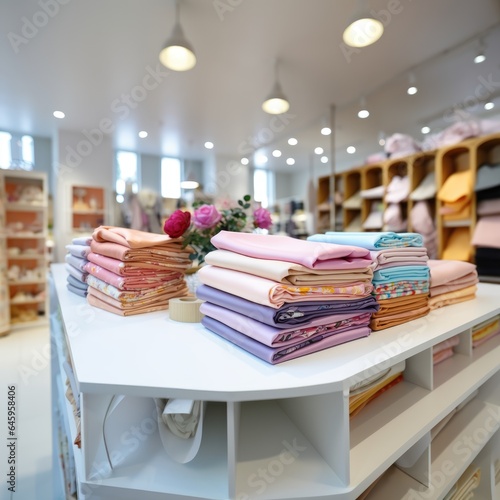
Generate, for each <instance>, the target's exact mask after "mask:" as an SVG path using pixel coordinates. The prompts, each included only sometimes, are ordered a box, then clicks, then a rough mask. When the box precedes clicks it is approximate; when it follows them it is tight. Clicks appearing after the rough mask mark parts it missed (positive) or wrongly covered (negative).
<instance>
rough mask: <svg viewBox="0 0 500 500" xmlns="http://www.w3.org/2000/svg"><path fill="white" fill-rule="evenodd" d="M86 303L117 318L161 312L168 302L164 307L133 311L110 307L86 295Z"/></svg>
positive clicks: (141, 308)
mask: <svg viewBox="0 0 500 500" xmlns="http://www.w3.org/2000/svg"><path fill="white" fill-rule="evenodd" d="M87 302H88V303H89V304H90V305H91V306H94V307H98V308H99V309H103V310H104V311H108V312H110V313H113V314H117V315H118V316H133V315H134V314H145V313H150V312H154V311H162V310H164V309H167V308H168V302H167V305H166V306H165V305H163V304H160V305H150V306H143V307H139V308H137V309H133V310H128V309H120V308H118V307H114V306H112V305H111V304H108V303H107V302H104V301H102V300H101V299H99V298H98V297H95V296H94V295H92V294H88V295H87Z"/></svg>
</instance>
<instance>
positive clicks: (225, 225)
mask: <svg viewBox="0 0 500 500" xmlns="http://www.w3.org/2000/svg"><path fill="white" fill-rule="evenodd" d="M250 199H251V198H250V195H248V194H247V195H245V196H244V197H243V199H242V200H238V205H237V206H235V207H231V208H225V209H217V208H216V207H215V205H207V204H206V203H200V202H195V203H194V204H193V208H194V212H193V215H192V216H191V213H190V212H184V211H182V210H176V211H175V212H174V213H173V214H172V215H171V216H170V217H169V218H168V219H167V220H166V221H165V223H164V225H163V230H164V232H165V233H166V234H168V235H169V236H170V237H172V238H179V237H180V236H182V237H183V246H184V248H185V247H187V246H189V247H190V248H191V249H192V250H193V251H192V253H191V255H190V258H191V260H193V261H197V262H198V264H200V265H201V264H203V263H204V261H205V255H206V254H207V253H208V252H211V251H212V250H215V247H214V246H213V245H212V243H211V242H210V239H211V238H212V236H215V235H216V234H217V233H218V232H219V231H223V230H224V231H235V232H251V231H253V230H254V229H256V228H260V229H269V228H270V227H271V226H272V224H273V222H272V220H271V214H270V213H269V211H268V210H266V209H265V208H257V209H256V210H254V211H253V213H252V218H251V219H250V216H249V214H248V211H249V209H250V207H251V205H250Z"/></svg>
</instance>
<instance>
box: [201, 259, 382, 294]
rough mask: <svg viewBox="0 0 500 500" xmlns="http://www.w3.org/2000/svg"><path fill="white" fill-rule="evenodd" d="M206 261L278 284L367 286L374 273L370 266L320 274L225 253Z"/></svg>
mask: <svg viewBox="0 0 500 500" xmlns="http://www.w3.org/2000/svg"><path fill="white" fill-rule="evenodd" d="M205 262H206V263H207V264H210V265H213V266H217V267H222V268H225V269H232V270H233V271H241V272H244V273H248V274H253V275H255V276H260V277H261V278H267V279H270V280H273V281H277V282H279V283H284V284H286V283H288V284H291V285H299V286H300V285H332V284H335V283H348V282H350V281H355V282H363V283H369V282H371V280H372V277H373V270H372V268H371V267H369V266H367V267H364V268H363V269H347V270H345V271H342V270H338V271H330V270H325V271H322V270H317V269H309V268H307V267H304V266H302V265H301V264H295V263H293V262H285V261H282V260H265V259H256V258H254V257H248V256H246V255H242V254H239V253H235V252H229V251H227V250H214V251H213V252H210V253H208V254H207V255H206V257H205Z"/></svg>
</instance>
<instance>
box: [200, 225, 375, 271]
mask: <svg viewBox="0 0 500 500" xmlns="http://www.w3.org/2000/svg"><path fill="white" fill-rule="evenodd" d="M210 241H211V242H212V244H213V245H214V246H215V247H216V248H218V249H219V250H229V251H231V252H236V253H240V254H242V255H247V256H249V257H256V258H258V259H272V260H286V261H287V262H294V263H296V264H302V265H303V266H305V267H307V268H309V269H359V268H365V267H366V266H368V265H369V264H371V262H372V260H371V257H370V253H369V252H368V251H367V250H366V249H363V248H360V247H356V246H352V245H348V244H347V245H331V244H326V243H316V242H314V241H306V240H299V239H297V238H292V237H290V236H281V235H265V234H255V233H236V232H232V231H220V232H219V233H217V234H216V235H215V236H213V237H212V239H211V240H210Z"/></svg>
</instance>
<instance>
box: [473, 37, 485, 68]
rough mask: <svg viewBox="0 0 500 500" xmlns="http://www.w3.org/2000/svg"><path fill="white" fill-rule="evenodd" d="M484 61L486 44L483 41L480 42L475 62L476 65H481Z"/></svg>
mask: <svg viewBox="0 0 500 500" xmlns="http://www.w3.org/2000/svg"><path fill="white" fill-rule="evenodd" d="M484 61H486V55H485V54H484V43H483V41H482V40H479V42H478V49H477V53H476V55H475V57H474V62H475V63H476V64H480V63H482V62H484Z"/></svg>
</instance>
